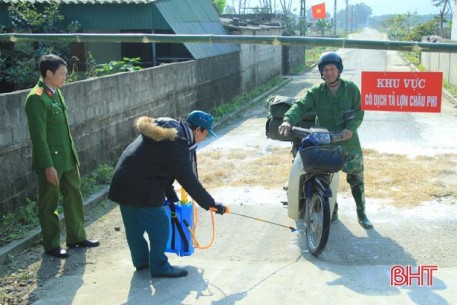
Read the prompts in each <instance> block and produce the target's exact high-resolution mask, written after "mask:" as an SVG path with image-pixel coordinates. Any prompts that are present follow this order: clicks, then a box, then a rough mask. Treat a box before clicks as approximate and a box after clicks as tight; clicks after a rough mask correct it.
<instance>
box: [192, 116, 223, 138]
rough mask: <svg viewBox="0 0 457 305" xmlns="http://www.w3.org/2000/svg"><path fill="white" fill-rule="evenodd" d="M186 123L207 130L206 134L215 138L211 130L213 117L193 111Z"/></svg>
mask: <svg viewBox="0 0 457 305" xmlns="http://www.w3.org/2000/svg"><path fill="white" fill-rule="evenodd" d="M187 122H188V123H190V124H192V125H194V126H197V127H202V128H204V129H208V132H209V133H210V134H211V135H212V136H213V137H215V138H217V136H216V134H215V133H214V131H213V130H212V129H211V126H212V125H213V117H212V116H211V115H209V114H208V113H206V112H204V111H201V110H194V111H192V112H191V113H189V115H188V116H187Z"/></svg>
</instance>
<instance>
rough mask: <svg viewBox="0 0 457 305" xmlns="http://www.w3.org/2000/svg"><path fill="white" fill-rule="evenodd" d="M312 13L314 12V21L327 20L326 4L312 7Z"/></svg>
mask: <svg viewBox="0 0 457 305" xmlns="http://www.w3.org/2000/svg"><path fill="white" fill-rule="evenodd" d="M311 11H312V12H313V19H322V18H327V13H326V12H325V2H324V3H321V4H316V5H313V6H311Z"/></svg>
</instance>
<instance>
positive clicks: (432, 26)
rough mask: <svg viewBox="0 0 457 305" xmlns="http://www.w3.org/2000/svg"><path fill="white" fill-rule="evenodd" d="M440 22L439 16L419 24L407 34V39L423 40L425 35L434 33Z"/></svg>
mask: <svg viewBox="0 0 457 305" xmlns="http://www.w3.org/2000/svg"><path fill="white" fill-rule="evenodd" d="M439 22H440V21H439V17H435V18H434V19H432V20H429V21H427V22H425V23H421V24H419V25H418V26H416V27H415V28H414V29H413V30H412V31H411V33H410V34H409V35H408V36H406V40H410V41H422V37H423V36H429V35H434V34H435V30H436V28H437V26H438V23H439Z"/></svg>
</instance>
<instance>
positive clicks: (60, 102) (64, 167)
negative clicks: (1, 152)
mask: <svg viewBox="0 0 457 305" xmlns="http://www.w3.org/2000/svg"><path fill="white" fill-rule="evenodd" d="M25 111H26V114H27V120H28V125H29V132H30V139H31V141H32V168H33V170H34V171H35V172H36V173H37V174H38V185H39V200H38V206H39V207H38V210H39V218H40V224H41V229H42V234H43V246H44V248H45V250H46V251H49V250H52V249H55V248H58V247H59V246H60V223H59V218H58V214H57V212H56V209H57V206H58V201H59V193H61V194H62V196H63V201H62V206H63V211H64V215H65V227H66V232H67V238H66V242H67V244H69V243H76V242H79V241H82V240H85V239H86V233H85V230H84V207H83V198H82V195H81V191H80V187H81V179H80V175H79V159H78V154H77V151H76V147H75V144H74V142H73V139H72V137H71V134H70V126H69V124H68V118H67V107H66V105H65V101H64V99H63V96H62V93H61V92H60V90H59V89H57V91H56V92H55V93H53V92H52V91H51V90H50V89H49V88H48V87H47V86H46V85H45V84H44V83H43V82H41V81H39V82H38V84H37V85H36V86H35V87H34V88H33V89H32V90H31V91H30V93H29V95H28V96H27V99H26V102H25ZM49 167H54V168H55V169H56V171H57V175H58V178H59V185H58V186H55V185H53V184H51V183H49V182H48V181H47V179H46V176H45V169H46V168H49Z"/></svg>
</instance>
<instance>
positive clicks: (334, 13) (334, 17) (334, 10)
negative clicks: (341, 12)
mask: <svg viewBox="0 0 457 305" xmlns="http://www.w3.org/2000/svg"><path fill="white" fill-rule="evenodd" d="M333 37H336V0H335V2H334V5H333Z"/></svg>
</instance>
